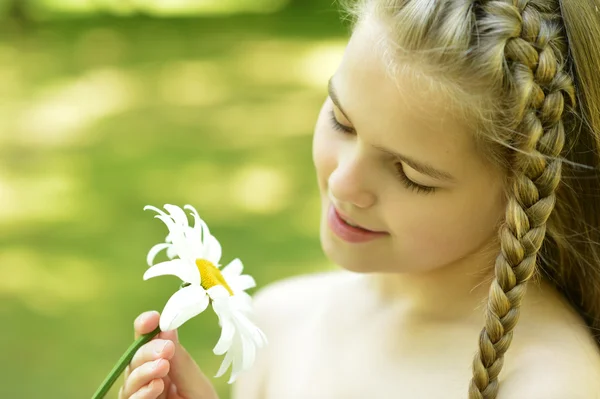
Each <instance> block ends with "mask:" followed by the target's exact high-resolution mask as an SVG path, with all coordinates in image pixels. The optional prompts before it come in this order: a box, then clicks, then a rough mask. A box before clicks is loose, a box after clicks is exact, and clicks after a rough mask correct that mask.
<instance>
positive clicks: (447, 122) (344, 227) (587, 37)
mask: <svg viewBox="0 0 600 399" xmlns="http://www.w3.org/2000/svg"><path fill="white" fill-rule="evenodd" d="M599 5H600V3H597V0H580V1H577V2H575V1H567V0H565V1H558V0H479V1H474V0H445V1H441V0H365V1H362V2H360V3H358V4H355V5H354V6H353V7H352V8H351V10H352V11H353V12H354V15H355V16H356V23H355V27H354V31H353V34H352V37H351V39H350V41H349V43H348V47H347V50H346V53H345V56H344V58H343V61H342V62H341V65H340V66H339V69H338V70H337V72H336V73H335V75H334V76H333V77H332V79H331V81H330V82H329V97H328V98H327V100H326V102H325V104H324V105H323V108H322V111H321V114H320V116H319V119H318V121H317V125H316V129H315V135H314V151H313V158H314V164H315V168H316V175H317V181H318V184H319V188H320V192H321V199H322V214H321V220H322V224H321V243H322V246H323V249H324V251H325V253H326V254H327V256H328V257H329V258H330V259H331V260H332V261H333V262H335V263H336V264H338V265H339V266H340V267H341V268H342V269H345V271H340V272H335V273H327V274H321V275H314V276H305V277H297V278H293V279H290V280H287V281H285V282H281V283H277V284H274V285H272V286H270V287H268V288H266V289H264V290H263V291H262V292H261V293H260V294H258V295H257V297H256V308H257V312H258V320H257V322H258V324H259V326H260V327H262V329H263V330H264V331H265V333H266V334H267V336H268V337H269V340H270V345H269V346H268V348H267V349H266V350H263V351H262V352H261V353H260V355H259V356H260V358H259V360H258V362H257V364H256V365H255V366H254V368H253V369H252V371H250V372H248V373H246V374H245V375H243V376H242V377H240V379H239V382H238V383H237V384H236V386H235V389H234V396H235V398H237V399H259V398H261V399H271V398H276V399H295V398H303V399H307V398H311V399H320V398H323V399H325V398H327V399H333V398H339V399H342V398H343V399H349V398H410V399H415V398H421V399H425V398H427V399H431V398H448V399H453V398H456V399H464V398H466V397H468V398H469V399H481V398H485V399H493V398H499V399H519V398H528V399H578V398H581V399H591V398H598V397H600V382H599V381H600V378H599V376H600V354H599V351H598V341H597V337H596V338H595V337H594V333H596V332H597V331H598V328H600V292H599V290H600V268H599V265H600V230H599V228H600V197H599V194H600V175H599V174H598V166H599V164H600V136H599V133H598V132H599V130H598V129H599V128H600V109H599V108H600V79H599V77H598V76H597V71H598V70H597V68H598V65H600V48H599V47H598V45H597V43H598V42H600V12H599V10H598V6H599ZM498 232H499V233H498ZM526 287H527V294H526V295H525V288H526ZM519 318H520V319H521V320H520V321H519V323H518V324H517V320H518V319H519ZM158 319H159V315H158V314H157V313H156V312H149V313H145V314H142V315H141V316H140V317H139V318H138V319H137V320H136V322H135V331H136V334H143V333H147V332H149V331H151V330H152V329H154V328H155V327H156V326H157V325H158ZM482 326H483V328H482ZM509 349H510V350H509ZM473 355H474V356H473ZM157 359H158V362H157ZM469 365H471V367H469ZM119 397H120V398H121V399H126V398H127V399H142V398H144V399H146V398H169V399H180V398H183V399H209V398H210V399H214V398H216V394H215V392H214V390H213V389H212V387H211V385H210V383H209V382H208V380H207V379H206V378H205V377H204V376H203V374H202V373H201V371H200V369H199V368H198V367H197V366H196V364H195V363H194V361H193V360H192V359H191V358H190V356H189V355H188V354H187V352H186V351H185V349H184V348H183V347H182V346H181V345H180V344H179V343H178V342H177V338H176V335H175V333H173V332H169V333H162V334H161V335H160V336H159V337H158V339H155V340H153V341H152V342H150V343H148V344H147V345H146V346H145V347H143V348H142V349H140V350H139V352H138V353H137V354H136V356H135V357H134V359H133V360H132V362H131V365H130V372H128V374H127V376H126V379H125V383H124V386H123V387H122V388H121V391H120V396H119Z"/></svg>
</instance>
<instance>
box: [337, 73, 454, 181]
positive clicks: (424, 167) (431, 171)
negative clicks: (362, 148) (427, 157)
mask: <svg viewBox="0 0 600 399" xmlns="http://www.w3.org/2000/svg"><path fill="white" fill-rule="evenodd" d="M327 89H328V92H329V98H331V101H332V102H333V103H334V104H335V106H336V107H337V108H338V109H339V110H340V112H341V113H342V115H344V117H345V118H346V119H347V120H348V121H350V118H349V117H348V115H347V114H346V113H345V112H344V110H343V109H342V106H341V104H340V100H339V97H338V96H337V92H336V91H335V88H334V87H333V77H332V78H331V79H329V83H328V85H327ZM375 148H377V149H378V150H380V151H382V152H385V153H387V154H389V155H391V156H392V157H394V158H396V159H398V160H400V161H402V162H404V163H405V164H407V165H408V166H410V167H411V168H413V169H414V170H416V171H417V172H420V173H422V174H424V175H427V176H430V177H433V178H434V179H438V180H446V181H450V182H455V181H456V179H455V178H454V176H452V175H451V174H449V173H446V172H443V171H441V170H438V169H436V168H434V167H433V166H431V165H429V164H427V163H423V162H418V161H415V160H414V159H412V158H410V157H407V156H406V155H402V154H398V153H396V152H393V151H390V150H387V149H385V148H383V147H378V146H375Z"/></svg>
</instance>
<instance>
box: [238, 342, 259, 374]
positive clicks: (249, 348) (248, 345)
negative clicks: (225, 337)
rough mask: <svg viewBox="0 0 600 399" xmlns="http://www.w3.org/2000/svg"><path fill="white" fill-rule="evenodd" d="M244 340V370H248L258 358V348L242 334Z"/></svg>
mask: <svg viewBox="0 0 600 399" xmlns="http://www.w3.org/2000/svg"><path fill="white" fill-rule="evenodd" d="M241 338H242V370H248V369H249V368H250V367H252V365H253V364H254V359H255V358H256V346H255V345H254V342H253V341H252V340H251V339H250V338H249V337H246V336H245V334H241Z"/></svg>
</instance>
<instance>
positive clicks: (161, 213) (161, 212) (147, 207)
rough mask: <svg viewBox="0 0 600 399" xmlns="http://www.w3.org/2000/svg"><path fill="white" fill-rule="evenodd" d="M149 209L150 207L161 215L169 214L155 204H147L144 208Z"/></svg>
mask: <svg viewBox="0 0 600 399" xmlns="http://www.w3.org/2000/svg"><path fill="white" fill-rule="evenodd" d="M148 209H150V210H151V211H154V212H156V213H158V214H159V215H162V216H167V214H166V213H164V212H163V211H162V210H160V209H158V208H157V207H155V206H152V205H146V206H145V207H144V210H145V211H147V210H148Z"/></svg>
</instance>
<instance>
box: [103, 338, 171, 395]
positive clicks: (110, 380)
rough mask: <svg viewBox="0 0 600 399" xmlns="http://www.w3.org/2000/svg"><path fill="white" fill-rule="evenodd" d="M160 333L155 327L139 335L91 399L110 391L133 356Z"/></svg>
mask: <svg viewBox="0 0 600 399" xmlns="http://www.w3.org/2000/svg"><path fill="white" fill-rule="evenodd" d="M159 332H160V327H156V329H155V330H154V331H152V332H150V333H148V334H144V335H141V336H140V337H139V338H138V339H136V340H135V341H134V342H133V343H132V344H131V345H130V346H129V348H127V350H126V351H125V353H123V355H122V356H121V358H120V359H119V361H118V362H117V363H116V364H115V366H114V367H113V369H112V370H111V371H110V373H108V376H107V377H106V378H105V379H104V381H102V384H101V385H100V387H99V388H98V390H97V391H96V393H95V394H94V396H92V399H102V398H104V396H105V395H106V394H107V393H108V391H110V388H111V387H112V386H113V384H114V383H115V381H116V380H117V378H119V376H120V375H121V373H122V372H123V370H125V367H127V365H128V364H129V362H131V359H132V358H133V355H135V352H137V350H138V349H140V348H141V347H142V346H143V345H144V344H146V343H148V342H149V341H150V340H152V338H154V337H156V336H157V335H158V333H159Z"/></svg>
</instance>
